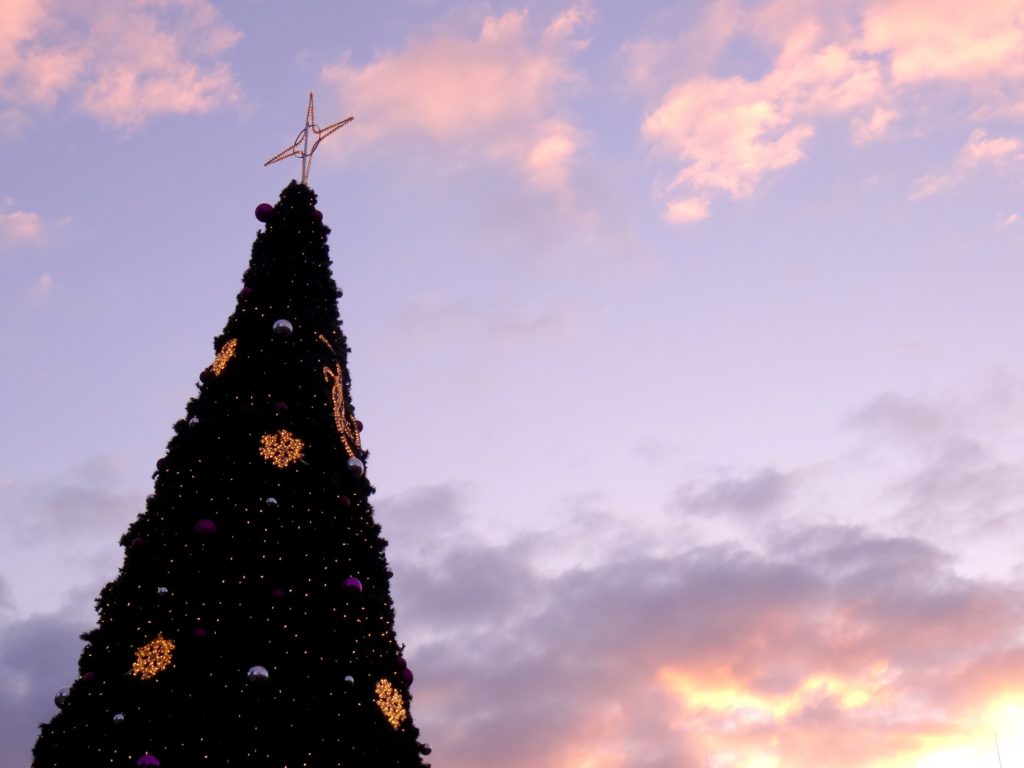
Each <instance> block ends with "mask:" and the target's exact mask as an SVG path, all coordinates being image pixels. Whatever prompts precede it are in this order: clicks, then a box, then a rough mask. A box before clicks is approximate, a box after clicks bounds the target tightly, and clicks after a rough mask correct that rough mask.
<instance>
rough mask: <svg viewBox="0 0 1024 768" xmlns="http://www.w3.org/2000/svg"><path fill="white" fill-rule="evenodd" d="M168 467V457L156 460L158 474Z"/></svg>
mask: <svg viewBox="0 0 1024 768" xmlns="http://www.w3.org/2000/svg"><path fill="white" fill-rule="evenodd" d="M166 466H167V458H166V457H162V458H159V459H157V460H156V469H157V472H159V471H161V470H163V468H164V467H166Z"/></svg>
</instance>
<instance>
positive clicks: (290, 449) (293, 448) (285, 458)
mask: <svg viewBox="0 0 1024 768" xmlns="http://www.w3.org/2000/svg"><path fill="white" fill-rule="evenodd" d="M304 445H305V443H303V442H302V441H301V440H300V439H299V438H297V437H296V436H295V435H293V434H292V433H291V432H289V431H288V430H287V429H281V430H278V431H277V432H274V433H269V434H266V435H264V436H263V437H262V438H260V456H262V457H263V458H264V459H266V460H267V461H269V462H270V463H271V464H273V465H274V466H275V467H278V468H282V469H283V468H284V467H287V466H288V465H289V464H292V463H294V462H296V461H298V460H299V459H301V458H302V448H303V446H304Z"/></svg>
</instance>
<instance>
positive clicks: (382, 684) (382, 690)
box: [374, 679, 409, 730]
mask: <svg viewBox="0 0 1024 768" xmlns="http://www.w3.org/2000/svg"><path fill="white" fill-rule="evenodd" d="M374 690H375V691H376V693H377V706H378V707H380V711H381V712H383V713H384V717H386V718H387V720H388V722H389V723H391V727H392V728H394V729H396V730H397V729H398V727H399V726H400V725H401V724H402V723H403V722H404V721H405V719H406V718H407V717H408V716H409V713H408V712H406V711H405V704H404V703H403V702H402V694H400V693H399V692H398V691H397V690H396V689H395V686H393V685H392V684H391V683H390V682H389V681H387V680H383V679H382V680H379V681H378V682H377V687H376V688H375V689H374Z"/></svg>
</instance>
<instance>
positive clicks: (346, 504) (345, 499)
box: [338, 496, 352, 508]
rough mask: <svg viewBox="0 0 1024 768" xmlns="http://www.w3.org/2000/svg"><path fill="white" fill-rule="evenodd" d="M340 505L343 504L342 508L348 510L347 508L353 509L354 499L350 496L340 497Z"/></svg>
mask: <svg viewBox="0 0 1024 768" xmlns="http://www.w3.org/2000/svg"><path fill="white" fill-rule="evenodd" d="M338 503H339V504H341V506H343V507H346V508H347V507H351V506H352V499H350V498H349V497H348V496H339V497H338Z"/></svg>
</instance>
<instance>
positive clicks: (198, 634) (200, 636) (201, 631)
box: [192, 627, 206, 640]
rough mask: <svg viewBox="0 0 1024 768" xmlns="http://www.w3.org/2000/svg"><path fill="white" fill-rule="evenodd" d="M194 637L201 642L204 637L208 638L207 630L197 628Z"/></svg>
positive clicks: (194, 630) (193, 632)
mask: <svg viewBox="0 0 1024 768" xmlns="http://www.w3.org/2000/svg"><path fill="white" fill-rule="evenodd" d="M192 637H194V638H196V639H198V640H201V639H203V638H204V637H206V630H205V629H203V628H202V627H196V628H195V629H193V630H192Z"/></svg>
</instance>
